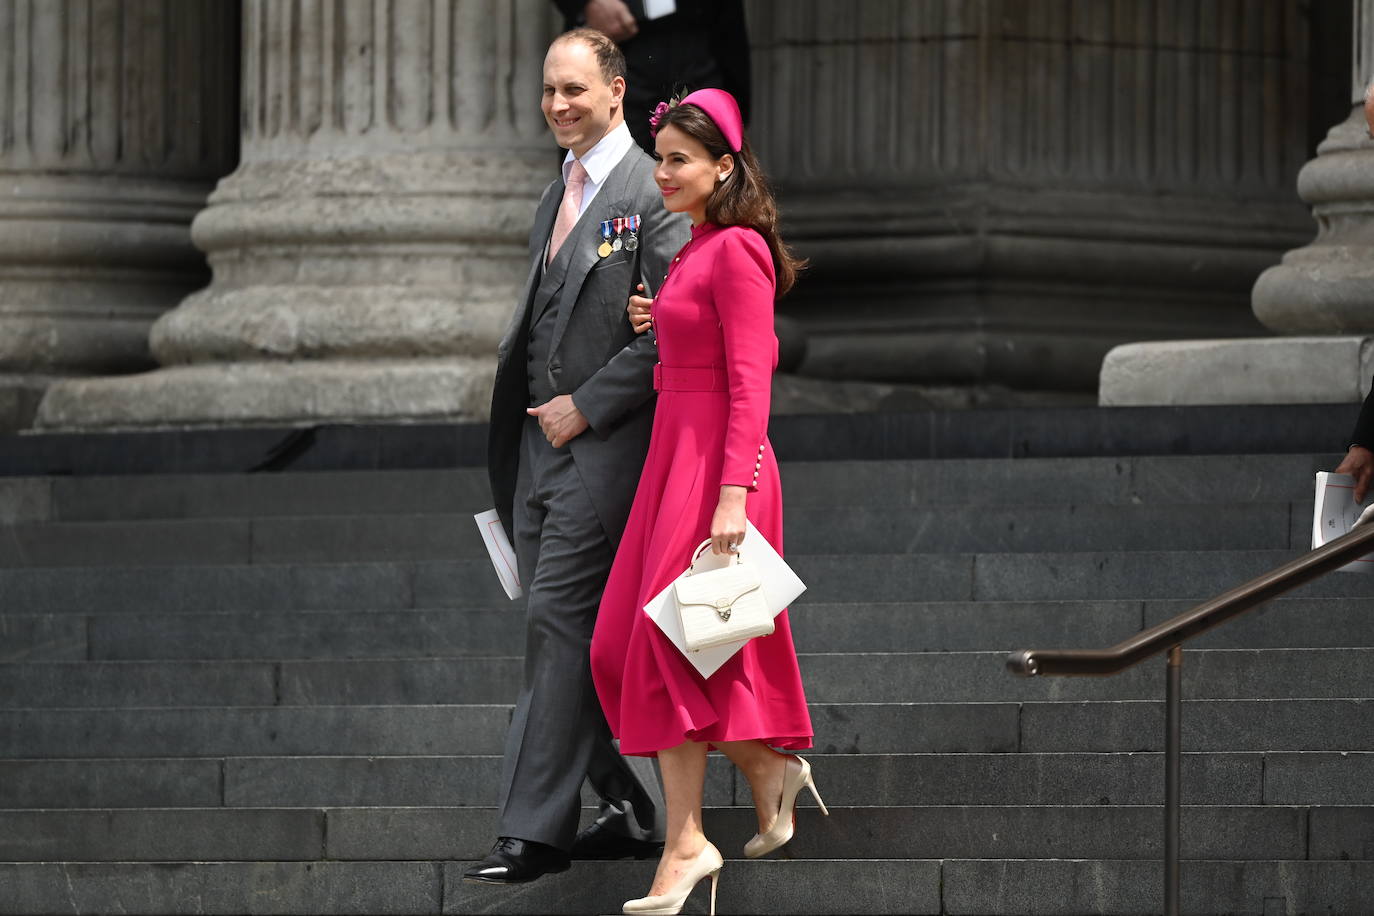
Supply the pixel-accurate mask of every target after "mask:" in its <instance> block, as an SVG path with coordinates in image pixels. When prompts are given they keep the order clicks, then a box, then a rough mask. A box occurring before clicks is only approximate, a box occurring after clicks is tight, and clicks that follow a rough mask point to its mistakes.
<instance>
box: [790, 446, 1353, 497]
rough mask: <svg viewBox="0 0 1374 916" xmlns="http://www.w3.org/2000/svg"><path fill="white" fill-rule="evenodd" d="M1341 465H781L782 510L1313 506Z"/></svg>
mask: <svg viewBox="0 0 1374 916" xmlns="http://www.w3.org/2000/svg"><path fill="white" fill-rule="evenodd" d="M1340 458H1341V456H1340V455H1334V454H1332V455H1205V456H1187V457H1183V456H1141V457H1119V458H1024V459H1017V460H1015V461H1007V460H997V459H971V460H955V461H938V460H935V461H825V462H784V463H783V464H782V466H781V468H780V471H781V474H782V483H783V497H784V506H785V507H786V508H787V509H792V508H800V507H804V506H911V507H921V506H1004V505H1013V506H1021V505H1063V504H1065V503H1075V504H1079V505H1111V506H1124V505H1134V504H1141V503H1144V504H1158V505H1170V504H1175V505H1199V504H1222V503H1249V502H1295V501H1304V500H1306V501H1307V502H1309V503H1310V502H1311V500H1312V493H1313V486H1314V475H1315V474H1316V472H1317V471H1329V470H1331V469H1332V468H1334V467H1335V466H1336V464H1337V463H1338V462H1339V461H1340Z"/></svg>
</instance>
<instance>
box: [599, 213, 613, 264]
mask: <svg viewBox="0 0 1374 916" xmlns="http://www.w3.org/2000/svg"><path fill="white" fill-rule="evenodd" d="M601 238H602V242H601V247H599V248H597V249H596V253H597V254H598V255H600V256H601V257H603V258H604V257H606V256H607V255H609V254H610V253H611V252H612V251H614V250H615V249H614V248H612V247H611V221H610V220H608V219H606V220H602V221H601Z"/></svg>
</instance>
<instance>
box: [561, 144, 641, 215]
mask: <svg viewBox="0 0 1374 916" xmlns="http://www.w3.org/2000/svg"><path fill="white" fill-rule="evenodd" d="M634 145H635V139H634V137H632V136H631V135H630V128H628V127H626V126H625V122H623V121H622V122H621V123H620V124H619V125H618V126H616V127H615V128H614V129H613V130H612V131H611V132H610V133H608V134H606V136H604V137H602V138H601V139H600V140H598V141H597V143H596V146H593V147H592V148H591V149H589V150H587V152H586V153H585V154H584V155H583V156H582V167H583V168H584V169H586V170H587V183H586V184H584V185H583V186H582V209H580V210H578V211H577V215H578V216H581V215H582V214H583V213H586V212H587V207H588V206H589V205H590V204H591V202H592V198H594V197H596V192H597V191H599V190H601V186H602V185H603V184H605V182H606V176H607V175H610V174H611V169H613V168H615V167H616V166H617V165H619V164H620V160H621V159H624V158H625V154H626V153H628V152H629V151H630V147H632V146H634ZM575 159H577V157H576V156H574V155H573V152H572V150H568V155H567V156H565V157H563V182H564V183H565V184H566V183H567V181H568V172H569V171H570V170H571V169H572V164H573V161H574V160H575Z"/></svg>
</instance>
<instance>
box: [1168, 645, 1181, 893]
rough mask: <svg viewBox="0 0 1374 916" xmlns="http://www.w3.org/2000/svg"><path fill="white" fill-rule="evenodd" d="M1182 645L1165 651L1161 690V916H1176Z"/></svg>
mask: <svg viewBox="0 0 1374 916" xmlns="http://www.w3.org/2000/svg"><path fill="white" fill-rule="evenodd" d="M1182 698H1183V646H1182V644H1179V645H1176V646H1174V647H1173V648H1171V649H1170V650H1169V677H1168V683H1167V685H1166V687H1165V691H1164V916H1178V897H1179V873H1178V853H1179V783H1180V777H1181V769H1180V749H1181V747H1182V744H1183V726H1182V721H1183V703H1182Z"/></svg>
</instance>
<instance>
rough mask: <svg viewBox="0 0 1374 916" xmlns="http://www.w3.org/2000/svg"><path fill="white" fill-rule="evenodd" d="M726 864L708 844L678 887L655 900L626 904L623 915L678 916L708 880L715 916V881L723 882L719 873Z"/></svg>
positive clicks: (642, 900)
mask: <svg viewBox="0 0 1374 916" xmlns="http://www.w3.org/2000/svg"><path fill="white" fill-rule="evenodd" d="M724 864H725V860H724V859H722V858H721V857H720V850H719V849H716V847H714V846H712V845H711V844H710V843H707V844H706V846H705V848H703V849H702V850H701V852H699V853H697V857H696V861H694V862H693V863H692V864H691V866H690V867H689V868H688V869H687V871H685V872H683V873H682V877H681V878H679V879H678V881H677V883H676V884H674V885H673V886H672V887H670V888H668V890H666V891H664V892H663V893H662V894H658V895H656V896H654V897H640V898H639V899H638V900H627V901H625V906H624V907H623V908H622V909H621V912H624V913H637V914H639V916H677V914H678V913H681V912H682V905H683V904H684V903H686V902H687V897H688V895H689V894H691V893H692V888H694V887H696V886H697V882H698V881H700V880H701V879H702V878H705V877H708V876H709V877H710V879H711V916H716V881H717V880H718V879H719V878H720V869H721V866H723V865H724Z"/></svg>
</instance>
